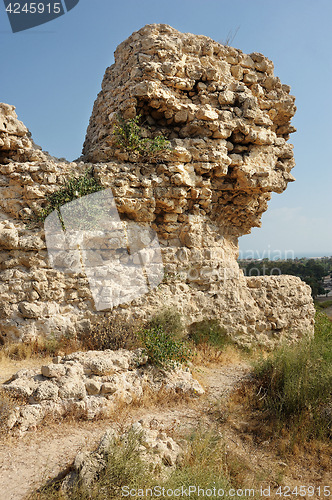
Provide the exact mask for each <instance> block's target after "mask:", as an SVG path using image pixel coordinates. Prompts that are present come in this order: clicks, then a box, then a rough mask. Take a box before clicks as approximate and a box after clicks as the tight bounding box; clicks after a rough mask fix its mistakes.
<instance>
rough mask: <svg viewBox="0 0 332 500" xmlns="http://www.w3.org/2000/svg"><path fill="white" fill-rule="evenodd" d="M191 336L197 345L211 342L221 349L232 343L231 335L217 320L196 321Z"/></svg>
mask: <svg viewBox="0 0 332 500" xmlns="http://www.w3.org/2000/svg"><path fill="white" fill-rule="evenodd" d="M190 338H191V339H192V340H193V341H194V343H195V344H196V345H200V344H210V345H211V346H213V347H216V348H218V349H220V350H222V349H224V348H225V347H226V346H227V345H230V344H232V341H231V339H230V337H229V336H228V335H227V334H226V332H225V330H224V329H223V328H222V327H221V326H220V325H219V323H218V321H216V320H204V321H201V322H199V323H195V324H194V325H193V326H192V328H191V331H190Z"/></svg>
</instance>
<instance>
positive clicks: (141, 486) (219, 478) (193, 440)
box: [29, 430, 239, 500]
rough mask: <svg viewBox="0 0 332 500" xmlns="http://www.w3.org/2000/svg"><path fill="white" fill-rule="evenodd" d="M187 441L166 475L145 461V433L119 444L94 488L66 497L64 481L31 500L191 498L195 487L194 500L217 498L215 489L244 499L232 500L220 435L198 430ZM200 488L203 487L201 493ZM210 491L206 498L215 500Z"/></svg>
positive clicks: (112, 449)
mask: <svg viewBox="0 0 332 500" xmlns="http://www.w3.org/2000/svg"><path fill="white" fill-rule="evenodd" d="M183 442H185V443H186V444H185V445H184V444H182V446H183V456H182V457H181V459H180V460H179V461H178V462H177V464H176V465H175V466H174V467H173V469H169V470H168V471H167V468H165V471H164V473H162V471H161V469H160V466H159V467H158V465H157V466H155V465H154V464H153V463H148V462H144V461H142V459H141V456H140V451H139V450H140V446H141V444H140V434H139V433H134V432H133V433H130V434H129V436H128V438H127V439H126V440H121V439H120V440H116V441H115V442H114V443H113V445H112V446H111V447H110V449H109V452H108V454H107V463H106V466H105V468H104V470H103V471H102V472H101V473H100V474H99V475H98V477H96V478H95V481H94V482H93V483H92V484H90V485H89V487H87V486H85V485H84V484H80V483H79V482H77V483H76V484H75V485H74V487H73V489H72V490H71V491H69V492H68V493H64V492H62V491H61V490H60V485H61V483H60V482H58V483H55V484H51V485H48V486H45V487H43V488H41V489H40V490H39V491H38V492H35V493H33V494H32V495H30V497H29V500H46V499H47V500H50V499H53V500H60V499H61V500H88V499H89V500H115V499H116V500H118V499H120V498H125V495H124V494H123V493H126V492H128V491H132V492H133V490H135V491H136V495H132V496H129V498H140V497H143V496H144V497H147V498H151V497H152V498H157V497H158V496H161V497H169V496H170V495H167V491H170V490H172V491H173V492H174V490H177V491H178V490H179V489H180V490H185V491H186V492H187V494H186V495H185V494H184V495H183V496H189V487H192V488H193V487H196V491H194V490H191V494H190V498H192V499H194V500H198V499H199V498H202V496H203V493H202V490H204V496H205V492H206V491H207V490H211V492H212V495H213V491H215V493H216V494H215V496H216V497H217V493H218V490H219V494H220V495H219V496H220V497H221V496H222V497H223V498H227V499H229V498H236V499H237V498H239V497H238V496H237V495H236V493H235V492H234V493H235V495H232V496H231V497H230V496H229V494H228V492H229V489H231V488H232V485H231V483H230V481H229V479H228V477H227V470H226V469H227V467H226V464H225V460H224V457H225V449H224V448H225V446H224V443H223V441H222V439H221V437H220V436H219V435H218V433H216V432H213V431H210V432H209V431H206V430H205V431H204V432H202V431H195V432H193V433H192V434H191V435H190V436H189V437H187V438H186V439H185V440H183ZM198 487H200V488H201V491H200V492H198ZM156 488H158V489H156ZM151 490H152V493H153V494H152V495H151V493H150V491H151ZM221 490H222V491H223V494H222V492H221ZM158 491H161V492H162V491H164V495H163V494H162V493H161V494H159V495H158V494H154V492H158ZM209 493H210V492H209V491H208V493H207V495H206V496H211V495H210V494H209ZM173 496H174V495H173ZM177 496H179V495H177Z"/></svg>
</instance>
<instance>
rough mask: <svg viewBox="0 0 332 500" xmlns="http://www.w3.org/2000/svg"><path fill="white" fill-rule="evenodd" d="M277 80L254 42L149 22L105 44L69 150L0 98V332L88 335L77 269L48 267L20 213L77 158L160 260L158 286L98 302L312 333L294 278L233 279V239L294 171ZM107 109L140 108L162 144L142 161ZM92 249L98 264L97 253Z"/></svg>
mask: <svg viewBox="0 0 332 500" xmlns="http://www.w3.org/2000/svg"><path fill="white" fill-rule="evenodd" d="M289 92H290V87H289V86H288V85H285V84H282V83H281V82H280V80H279V78H278V77H276V76H274V73H273V63H272V62H271V61H270V60H269V59H267V58H266V57H265V56H263V55H262V54H260V53H256V52H255V53H252V54H250V55H247V54H243V53H242V51H241V50H237V49H234V48H232V47H226V46H223V45H221V44H219V43H217V42H214V41H213V40H211V39H210V38H208V37H205V36H196V35H192V34H189V33H185V34H183V33H180V32H178V31H177V30H175V29H173V28H171V27H170V26H167V25H162V24H155V25H148V26H145V27H144V28H142V29H141V30H139V31H138V32H135V33H133V35H131V36H130V37H129V38H128V39H127V40H125V41H124V42H123V43H122V44H120V45H119V47H118V48H117V50H116V52H115V63H114V64H113V65H112V66H111V67H110V68H108V69H107V70H106V73H105V76H104V80H103V83H102V91H101V92H100V94H99V95H98V97H97V99H96V102H95V104H94V108H93V112H92V116H91V119H90V123H89V126H88V130H87V136H86V140H85V143H84V147H83V156H82V157H81V158H80V159H79V161H77V162H73V163H68V162H65V161H60V160H57V159H55V158H52V157H50V156H49V155H48V154H46V153H43V152H42V151H40V150H39V149H38V148H37V147H36V146H35V145H34V144H33V142H32V141H31V139H30V135H29V133H28V131H27V130H26V128H25V127H24V125H23V124H22V123H21V122H19V121H18V120H17V118H16V115H15V113H14V109H13V107H12V106H8V105H1V107H0V124H2V125H1V128H0V140H1V142H0V168H1V177H0V181H1V188H0V189H1V195H2V196H1V201H0V206H1V211H2V213H1V220H2V221H1V222H0V244H1V250H2V251H1V254H0V261H1V274H0V280H1V283H0V289H1V303H0V316H1V318H0V332H1V334H2V336H6V337H7V338H11V339H13V340H24V339H29V338H34V337H36V336H38V335H45V334H46V335H47V334H49V333H50V332H55V333H56V334H60V333H75V332H79V331H84V332H85V333H86V334H88V333H89V330H90V329H91V326H92V325H93V323H95V322H96V319H97V318H98V317H100V315H104V314H105V313H104V312H103V311H100V312H97V311H96V307H95V303H94V301H93V297H92V294H91V290H90V288H89V282H88V280H87V277H86V274H84V272H77V273H76V274H75V273H72V274H71V275H70V276H69V275H68V274H64V273H62V272H59V271H56V270H55V269H52V268H51V265H50V260H49V257H48V253H47V249H46V244H45V236H44V233H43V230H42V229H35V230H28V229H26V227H25V224H24V222H23V221H24V218H25V217H27V216H29V215H31V213H32V212H34V211H36V210H38V207H40V206H43V204H44V197H45V195H46V194H47V193H51V192H53V191H55V190H56V189H57V187H58V186H59V185H61V183H62V182H63V179H64V178H65V177H66V176H67V177H68V175H69V173H70V172H71V171H74V172H75V173H77V174H79V173H82V172H83V171H84V169H85V168H86V167H90V168H91V167H93V175H94V176H95V178H96V179H99V181H100V182H101V184H102V185H103V187H105V188H111V189H112V192H113V195H114V199H115V202H116V206H117V210H118V212H119V214H120V217H121V220H122V221H123V222H124V223H126V224H127V225H128V224H129V225H130V224H132V223H134V222H135V223H137V224H139V225H140V226H141V227H142V228H144V227H145V228H146V227H148V228H151V229H153V230H154V231H156V233H157V235H158V238H159V244H160V247H161V252H162V259H163V264H164V270H165V279H164V280H163V282H162V284H160V285H159V287H158V288H155V289H153V290H151V291H150V292H149V293H145V294H144V295H141V296H140V297H139V298H136V299H135V300H132V301H131V302H127V303H125V302H123V303H122V304H120V307H116V308H114V309H113V311H112V312H111V313H107V314H110V315H111V316H112V315H115V314H120V315H122V316H124V318H129V317H131V318H146V317H149V316H151V315H152V314H154V313H155V312H156V311H159V310H160V308H161V307H162V306H173V307H176V308H177V309H178V310H179V311H180V313H182V314H183V316H184V318H185V321H186V324H187V325H188V326H189V325H190V324H193V323H196V322H200V321H202V320H205V319H217V320H218V321H219V322H220V324H221V325H222V326H223V327H224V328H225V330H226V331H227V332H228V334H230V335H231V336H232V337H233V339H235V340H236V341H237V342H239V343H242V344H246V345H252V344H253V343H255V342H260V343H262V344H265V345H271V346H272V345H274V344H275V343H276V342H279V341H280V339H282V338H284V337H287V338H290V339H296V338H297V337H298V336H300V335H302V334H303V333H304V332H308V331H309V332H312V331H313V322H314V320H313V318H314V307H313V302H312V299H311V295H310V288H309V287H308V286H307V285H306V284H305V283H303V282H302V281H301V280H300V279H298V278H295V277H290V276H276V277H260V278H255V279H254V278H246V277H244V276H243V273H242V272H241V271H240V270H239V267H238V264H237V262H236V259H237V256H238V238H239V237H240V236H242V235H244V234H247V233H249V232H250V230H251V228H252V227H255V226H260V224H261V223H260V217H261V215H262V213H263V212H264V211H265V210H266V209H267V202H268V200H269V199H270V197H271V192H277V193H281V192H282V191H284V189H286V187H287V183H288V182H290V181H293V180H294V178H293V176H292V175H291V173H290V172H291V170H292V168H293V166H294V158H293V151H292V145H291V144H288V143H287V140H288V138H289V134H290V133H292V132H294V131H295V129H294V127H293V126H292V125H291V124H290V121H291V118H292V117H293V115H294V113H295V110H296V108H295V105H294V100H295V98H294V97H293V96H292V95H290V93H289ZM117 113H121V114H122V116H123V117H124V118H125V119H128V118H132V117H134V116H135V115H136V114H141V115H142V127H143V128H144V129H145V130H144V135H145V136H146V137H149V136H151V137H153V136H155V135H158V134H163V135H164V136H166V137H167V138H168V139H169V140H170V141H171V146H172V151H171V152H170V153H169V154H167V155H165V157H164V159H163V160H159V161H158V162H155V163H151V162H142V161H140V160H139V158H137V156H135V155H133V154H129V153H127V152H126V151H124V150H122V149H119V147H118V146H117V145H116V144H115V139H114V134H113V131H114V125H115V121H116V115H117ZM148 127H150V128H148ZM98 259H99V261H100V262H99V264H98V265H99V266H100V268H101V273H103V269H102V268H103V254H102V252H100V255H98ZM105 266H106V263H105ZM105 272H106V271H105ZM104 274H105V273H104ZM101 276H102V274H101ZM120 302H121V301H120Z"/></svg>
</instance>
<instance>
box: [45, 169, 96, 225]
mask: <svg viewBox="0 0 332 500" xmlns="http://www.w3.org/2000/svg"><path fill="white" fill-rule="evenodd" d="M102 189H104V188H103V187H102V186H101V184H100V183H99V182H98V181H97V180H96V179H95V178H94V177H93V176H92V171H91V169H87V170H86V171H85V172H84V174H81V175H79V176H78V177H76V176H75V175H71V177H69V179H68V180H67V181H66V182H65V183H64V184H63V186H62V187H61V188H60V189H58V190H57V191H55V192H54V193H51V194H49V195H47V196H46V206H45V207H43V208H42V209H41V210H40V211H39V213H38V214H37V216H36V219H37V221H39V222H44V221H45V219H46V218H47V216H48V215H50V214H51V213H52V212H53V211H54V210H56V211H57V213H58V216H59V219H60V221H61V225H62V229H65V227H64V222H63V219H62V216H61V212H60V207H61V206H62V205H65V204H66V203H70V202H71V201H74V200H77V199H79V198H82V197H83V196H87V195H89V194H92V193H96V192H97V191H101V190H102ZM90 205H91V203H90ZM93 208H94V207H93V206H90V207H89V209H90V212H91V214H92V212H93ZM95 208H96V209H97V212H99V210H100V208H99V207H95Z"/></svg>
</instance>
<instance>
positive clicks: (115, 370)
mask: <svg viewBox="0 0 332 500" xmlns="http://www.w3.org/2000/svg"><path fill="white" fill-rule="evenodd" d="M53 361H54V362H53V363H50V364H49V365H44V366H42V367H41V369H38V368H36V369H23V370H19V371H18V372H17V373H16V374H14V375H13V376H12V377H11V379H10V380H8V381H7V382H6V383H4V384H3V385H2V389H3V390H4V391H7V392H8V393H9V394H11V396H12V397H13V398H14V397H19V398H22V397H23V398H26V400H27V402H28V404H27V405H24V406H18V407H16V408H15V410H14V411H13V413H12V414H11V415H10V417H9V420H8V423H7V425H8V427H9V428H10V429H12V428H13V427H14V426H16V427H17V428H18V430H19V432H24V431H26V430H28V429H29V428H34V427H35V426H36V425H38V424H39V423H40V422H41V420H42V419H43V417H44V416H45V415H46V414H47V413H48V414H52V415H53V416H55V417H57V416H61V415H63V414H65V413H66V412H67V411H75V412H76V414H77V412H78V413H79V414H80V415H82V416H84V417H86V418H88V419H93V418H94V417H95V416H97V415H100V414H102V413H103V412H105V411H106V412H107V411H108V412H109V411H116V410H117V407H118V405H119V404H121V403H125V404H128V405H129V404H131V403H132V402H133V401H134V400H135V401H139V400H140V399H141V397H142V396H143V394H144V390H145V389H148V390H149V391H152V392H154V393H158V392H159V391H160V390H164V391H166V392H169V393H181V394H186V395H189V396H192V397H197V396H201V395H202V394H204V389H203V388H202V387H201V385H200V384H199V383H198V382H197V380H195V379H194V378H193V376H192V374H191V372H190V371H189V368H185V369H182V368H181V367H180V366H178V367H176V368H175V369H173V370H162V369H159V368H156V367H155V366H153V365H150V364H148V356H147V355H146V354H145V352H144V350H142V349H136V350H134V351H127V350H124V349H119V350H118V351H111V350H105V351H87V352H77V353H73V354H70V355H68V356H65V357H63V358H59V357H58V356H57V357H56V358H54V360H53ZM96 367H98V369H96Z"/></svg>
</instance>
